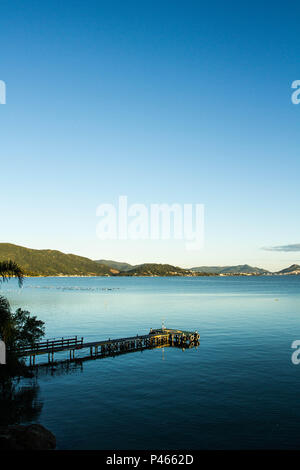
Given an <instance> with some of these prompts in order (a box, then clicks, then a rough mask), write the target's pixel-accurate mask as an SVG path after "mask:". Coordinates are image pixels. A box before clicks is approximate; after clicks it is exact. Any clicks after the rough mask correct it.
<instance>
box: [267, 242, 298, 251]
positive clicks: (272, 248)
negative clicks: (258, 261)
mask: <svg viewBox="0 0 300 470" xmlns="http://www.w3.org/2000/svg"><path fill="white" fill-rule="evenodd" d="M262 250H265V251H286V252H288V251H300V243H294V244H293V245H281V246H265V247H263V248H262Z"/></svg>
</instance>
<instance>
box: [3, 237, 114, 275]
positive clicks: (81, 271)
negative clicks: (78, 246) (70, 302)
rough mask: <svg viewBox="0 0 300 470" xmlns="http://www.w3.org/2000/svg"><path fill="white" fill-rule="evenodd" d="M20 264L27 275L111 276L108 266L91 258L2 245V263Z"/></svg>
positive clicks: (7, 244)
mask: <svg viewBox="0 0 300 470" xmlns="http://www.w3.org/2000/svg"><path fill="white" fill-rule="evenodd" d="M8 259H10V260H12V261H15V262H16V263H18V264H19V265H20V266H21V267H22V268H23V270H24V271H25V273H26V274H27V275H40V276H58V275H72V276H74V275H77V276H104V275H111V274H112V272H111V270H110V268H109V267H108V266H104V265H102V264H99V263H96V262H95V261H92V260H90V259H89V258H84V257H83V256H76V255H71V254H65V253H62V252H61V251H56V250H33V249H31V248H25V247H23V246H18V245H13V244H11V243H0V261H4V260H8Z"/></svg>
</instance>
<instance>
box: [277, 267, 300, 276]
mask: <svg viewBox="0 0 300 470" xmlns="http://www.w3.org/2000/svg"><path fill="white" fill-rule="evenodd" d="M274 274H279V275H284V274H300V266H299V264H292V266H290V267H289V268H285V269H282V270H281V271H277V272H276V273H274Z"/></svg>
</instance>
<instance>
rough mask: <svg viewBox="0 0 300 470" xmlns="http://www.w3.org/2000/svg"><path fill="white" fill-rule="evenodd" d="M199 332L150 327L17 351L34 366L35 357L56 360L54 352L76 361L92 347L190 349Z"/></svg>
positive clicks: (97, 351) (97, 350)
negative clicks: (77, 354)
mask: <svg viewBox="0 0 300 470" xmlns="http://www.w3.org/2000/svg"><path fill="white" fill-rule="evenodd" d="M199 339H200V335H199V333H198V332H197V331H195V332H191V331H182V330H174V329H169V328H165V327H162V328H159V329H155V330H153V329H152V328H151V330H150V332H149V334H148V335H142V336H139V335H136V336H131V337H128V338H118V339H110V338H109V339H108V340H105V341H103V340H102V341H92V342H84V338H78V337H77V336H74V337H72V338H60V339H54V340H47V341H42V342H39V343H36V344H35V345H33V346H30V347H22V348H19V349H18V350H17V351H16V353H17V354H18V356H20V357H29V361H30V365H33V366H34V365H35V363H36V356H40V355H42V354H47V355H48V362H49V363H53V362H54V354H55V353H59V352H63V351H68V352H69V356H70V357H69V360H70V361H72V360H75V352H76V351H78V350H82V349H89V351H90V357H93V356H95V357H97V356H98V355H101V356H111V355H117V354H122V353H126V352H133V351H138V350H143V349H152V348H156V347H159V346H174V347H181V348H182V349H186V348H191V347H194V346H196V345H197V344H199Z"/></svg>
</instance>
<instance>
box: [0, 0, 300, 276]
mask: <svg viewBox="0 0 300 470" xmlns="http://www.w3.org/2000/svg"><path fill="white" fill-rule="evenodd" d="M299 17H300V7H299V6H297V5H296V4H295V3H294V2H274V3H272V5H271V4H267V2H265V4H262V3H261V2H231V1H227V2H225V1H223V2H218V1H217V2H201V1H197V2H196V1H195V2H194V1H184V2H183V1H163V0H161V1H151V2H150V1H149V2H148V1H145V2H141V1H110V2H104V1H103V2H102V1H100V0H98V1H89V0H87V1H85V2H83V1H67V0H65V1H64V2H61V1H55V0H54V1H53V0H52V1H51V2H50V1H44V2H38V1H30V0H29V1H26V2H21V1H2V2H1V15H0V35H1V36H0V37H1V55H0V80H4V81H5V82H6V85H7V104H6V105H0V152H1V153H0V155H1V170H2V172H1V176H2V178H1V189H2V191H1V192H2V198H1V201H0V210H1V220H2V222H3V225H2V227H1V241H3V242H11V243H16V244H20V245H24V246H28V247H32V248H52V249H59V250H61V251H64V252H73V253H76V254H80V255H83V256H88V257H91V258H95V259H99V258H107V259H118V260H122V261H128V262H132V263H139V262H169V263H171V264H178V265H182V266H192V265H193V266H197V265H216V264H218V265H223V264H242V263H248V264H252V265H258V266H263V267H266V268H270V269H277V268H280V267H285V266H286V265H287V264H291V263H293V262H300V252H299V251H285V250H278V249H276V250H275V251H272V250H263V249H262V248H263V247H272V246H277V247H278V246H285V245H291V244H297V243H298V244H299V242H300V235H299V233H300V230H299V229H300V223H299V217H298V213H299V191H298V181H299V170H300V159H299V129H300V105H298V106H296V105H293V104H292V103H291V93H292V90H291V83H292V82H293V81H294V80H297V79H300V65H299V64H300V62H299V57H300V54H299V52H300V50H299V49H300V45H299ZM119 195H127V196H128V200H129V202H130V203H135V202H139V203H144V204H150V203H163V202H164V203H170V204H171V203H173V202H177V203H203V204H205V245H204V248H203V249H202V250H200V251H190V252H189V251H187V250H186V249H185V244H184V242H172V241H171V242H166V241H151V240H149V241H143V242H142V241H139V242H133V241H101V240H99V239H98V238H97V236H96V224H97V218H96V208H97V206H98V205H99V204H101V203H103V202H109V203H110V202H111V203H117V199H118V197H119Z"/></svg>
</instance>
